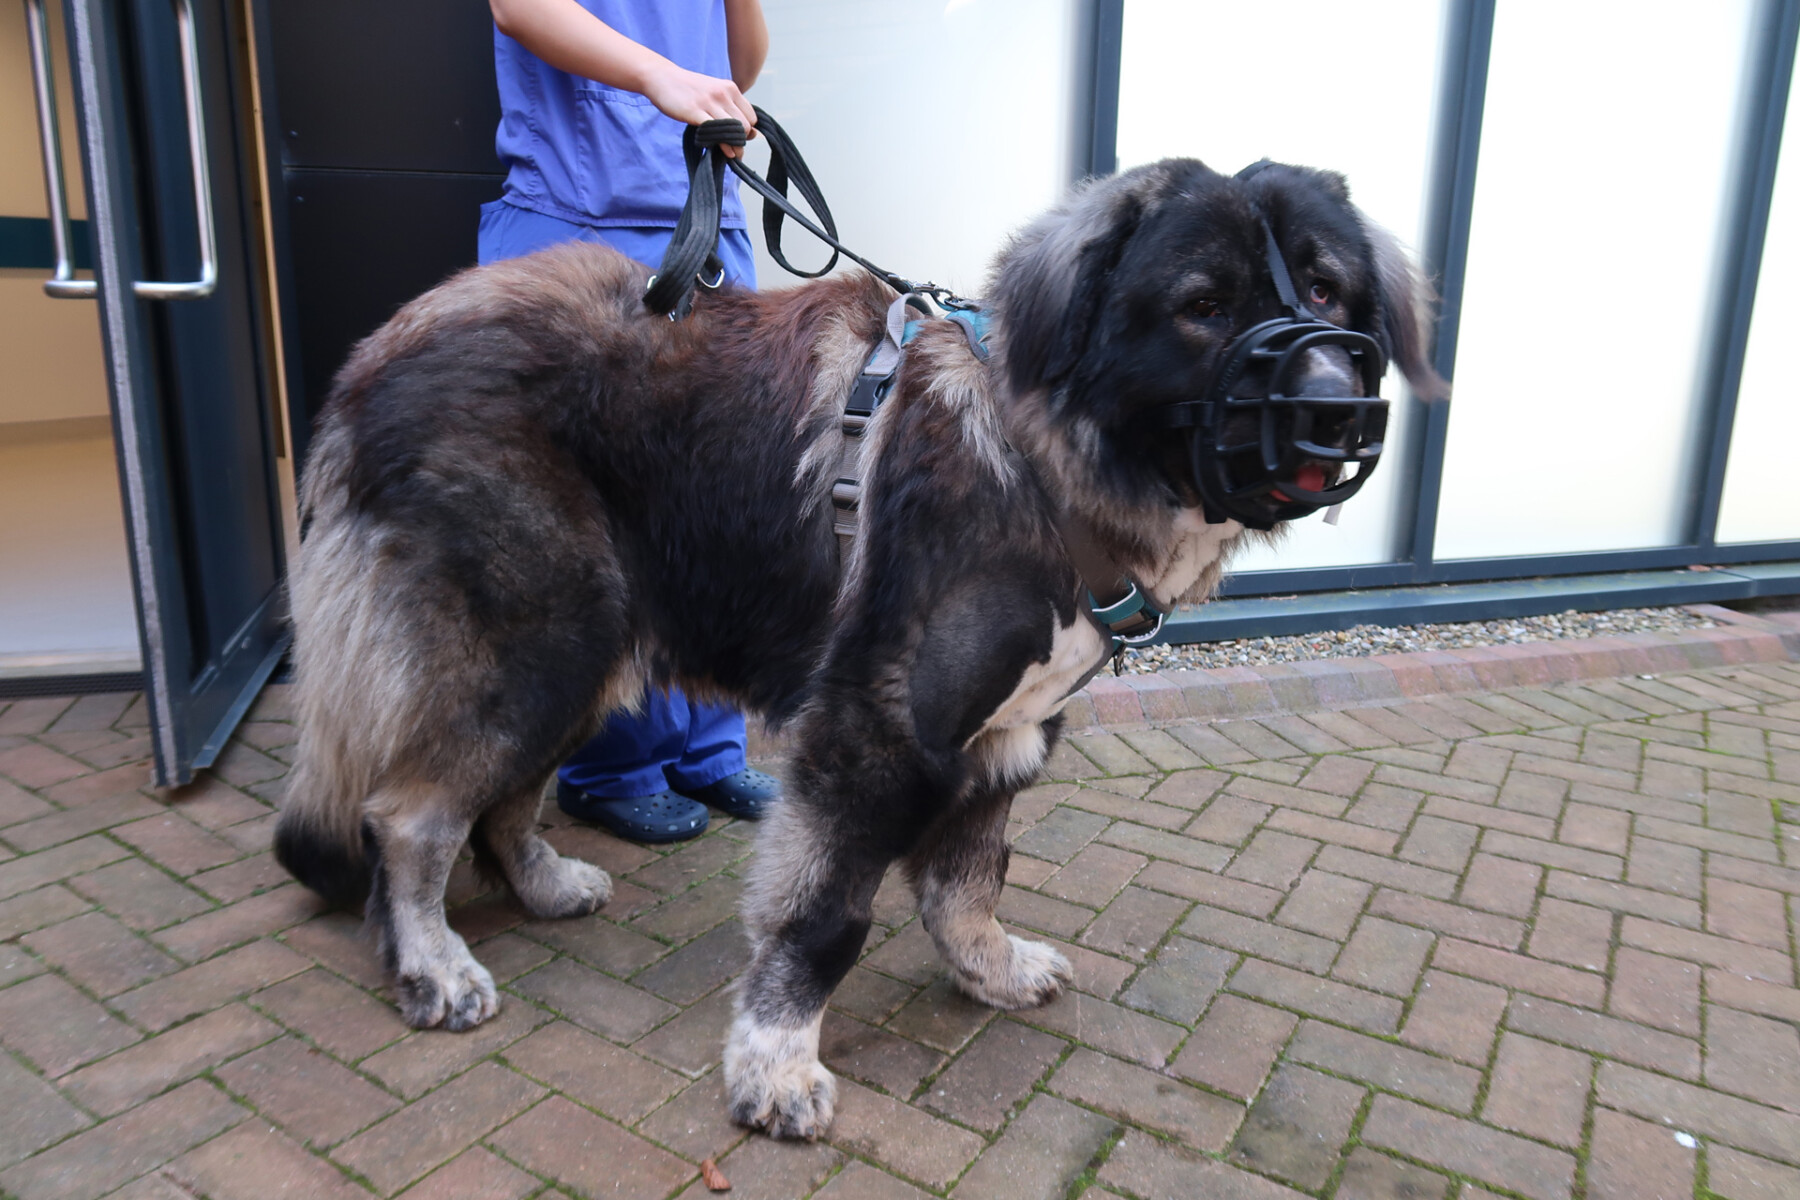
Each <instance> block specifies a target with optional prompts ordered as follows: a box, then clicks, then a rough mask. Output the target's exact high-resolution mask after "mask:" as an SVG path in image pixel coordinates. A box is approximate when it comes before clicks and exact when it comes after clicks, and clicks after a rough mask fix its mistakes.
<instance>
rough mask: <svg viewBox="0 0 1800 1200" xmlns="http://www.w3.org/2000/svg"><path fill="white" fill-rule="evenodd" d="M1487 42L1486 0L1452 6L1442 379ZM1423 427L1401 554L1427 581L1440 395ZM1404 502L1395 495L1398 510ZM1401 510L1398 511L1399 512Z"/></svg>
mask: <svg viewBox="0 0 1800 1200" xmlns="http://www.w3.org/2000/svg"><path fill="white" fill-rule="evenodd" d="M1493 44H1494V0H1468V2H1467V3H1463V4H1457V5H1454V6H1453V7H1452V8H1451V10H1450V14H1449V18H1448V28H1447V29H1446V30H1445V41H1444V70H1443V84H1442V87H1443V90H1442V92H1441V93H1440V96H1439V100H1438V125H1437V145H1436V147H1435V148H1434V150H1433V153H1432V167H1431V169H1432V179H1431V200H1430V206H1429V210H1428V211H1429V213H1430V216H1429V218H1428V219H1429V225H1428V228H1427V231H1426V234H1425V245H1424V247H1423V251H1424V255H1425V268H1426V270H1427V271H1429V272H1430V274H1431V278H1432V279H1433V281H1434V282H1435V283H1436V284H1437V289H1438V295H1439V302H1438V322H1437V331H1436V337H1435V338H1434V339H1433V342H1432V366H1433V367H1435V368H1436V369H1437V372H1438V374H1439V375H1442V376H1443V377H1444V379H1445V380H1449V379H1451V377H1452V376H1453V374H1454V372H1455V369H1456V336H1457V333H1458V330H1459V329H1460V326H1461V321H1462V297H1463V279H1464V275H1465V273H1466V270H1467V268H1468V263H1469V227H1470V219H1471V216H1472V214H1473V212H1474V207H1475V168H1476V165H1477V162H1478V160H1479V158H1480V153H1481V118H1482V114H1483V112H1484V111H1485V107H1486V101H1487V77H1488V56H1489V54H1490V52H1491V51H1492V49H1493ZM1415 417H1416V418H1420V419H1422V424H1423V428H1421V429H1420V430H1419V432H1418V433H1417V434H1416V435H1415V445H1416V446H1417V449H1416V451H1415V452H1414V453H1415V454H1416V456H1417V457H1416V458H1415V459H1414V461H1413V472H1412V475H1411V479H1412V488H1411V499H1412V501H1413V504H1412V509H1413V524H1412V537H1411V539H1410V542H1409V543H1408V545H1407V547H1406V550H1405V551H1404V553H1403V557H1405V558H1408V559H1410V560H1411V561H1412V564H1413V571H1412V576H1413V579H1414V580H1415V581H1416V582H1421V583H1422V582H1424V581H1425V580H1426V579H1427V578H1429V576H1430V572H1431V564H1432V561H1433V557H1434V555H1435V551H1436V544H1437V514H1438V495H1439V492H1440V490H1441V489H1442V486H1443V480H1444V447H1445V444H1446V441H1447V439H1448V437H1449V434H1450V405H1449V401H1448V400H1447V399H1444V398H1438V399H1434V400H1430V401H1427V402H1424V403H1422V404H1420V405H1418V407H1417V408H1416V409H1415ZM1405 499H1406V497H1402V504H1403V506H1404V502H1405ZM1401 511H1402V512H1404V511H1405V508H1404V507H1402V510H1401Z"/></svg>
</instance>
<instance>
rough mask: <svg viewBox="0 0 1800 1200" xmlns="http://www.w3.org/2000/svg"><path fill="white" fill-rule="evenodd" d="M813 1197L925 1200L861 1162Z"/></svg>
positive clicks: (910, 1187) (819, 1199)
mask: <svg viewBox="0 0 1800 1200" xmlns="http://www.w3.org/2000/svg"><path fill="white" fill-rule="evenodd" d="M815 1196H816V1197H817V1200H926V1193H924V1192H921V1191H920V1190H919V1189H918V1188H916V1187H914V1186H913V1185H912V1184H910V1183H902V1182H901V1181H900V1180H898V1179H895V1178H894V1177H893V1176H892V1175H889V1174H886V1173H885V1172H882V1171H878V1170H876V1169H875V1168H874V1167H871V1166H870V1165H869V1164H867V1163H861V1162H852V1163H851V1164H850V1165H849V1166H847V1167H845V1168H844V1169H843V1170H842V1171H840V1172H839V1173H838V1174H837V1175H835V1176H834V1177H833V1178H832V1180H831V1182H830V1183H828V1184H826V1185H825V1186H824V1187H823V1188H821V1189H820V1190H819V1191H818V1192H816V1193H815Z"/></svg>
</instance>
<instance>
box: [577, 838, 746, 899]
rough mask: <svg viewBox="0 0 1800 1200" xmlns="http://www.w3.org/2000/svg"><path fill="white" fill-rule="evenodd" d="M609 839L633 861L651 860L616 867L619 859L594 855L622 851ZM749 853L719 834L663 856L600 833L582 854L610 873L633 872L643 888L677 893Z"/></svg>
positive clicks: (690, 843) (585, 847) (631, 873)
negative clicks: (635, 867)
mask: <svg viewBox="0 0 1800 1200" xmlns="http://www.w3.org/2000/svg"><path fill="white" fill-rule="evenodd" d="M609 842H610V843H614V844H616V845H617V846H618V847H619V848H620V849H622V850H623V851H624V852H626V853H629V854H630V855H631V860H633V861H635V862H647V863H648V865H647V866H644V867H642V868H639V869H636V870H633V869H632V867H628V866H624V865H623V864H618V865H617V866H616V867H615V864H616V863H617V862H618V860H615V859H610V858H608V857H606V856H605V855H603V854H601V853H592V854H591V857H590V853H591V852H592V851H600V850H603V849H604V850H606V851H607V852H608V853H619V852H620V851H619V850H615V849H613V848H612V847H610V846H608V845H607V843H609ZM558 849H559V850H562V852H563V853H565V854H567V853H571V851H569V850H567V849H564V848H563V847H561V846H559V847H558ZM749 852H750V848H749V847H748V846H745V845H743V844H742V843H740V842H737V841H734V840H732V839H731V838H728V837H721V836H719V835H718V834H713V835H711V836H708V837H702V838H697V839H695V840H694V841H691V842H688V843H686V844H685V845H683V846H682V847H681V848H680V849H678V850H675V851H673V852H672V853H669V854H664V855H661V856H660V857H658V856H656V855H655V852H654V851H651V850H648V849H647V848H645V847H642V846H633V845H631V844H630V843H628V842H620V841H619V839H617V838H604V837H599V836H596V837H594V838H593V839H592V840H591V841H589V842H587V843H584V846H583V853H582V857H584V858H587V859H588V861H590V862H592V863H594V865H595V866H598V867H603V868H605V869H606V870H607V871H609V872H615V873H617V874H620V875H625V874H630V876H631V881H632V882H633V883H635V884H637V885H638V886H640V887H647V888H652V889H654V890H656V891H659V892H665V893H669V894H674V893H676V892H685V891H687V890H688V889H689V888H690V887H692V886H693V885H694V884H696V883H699V882H700V881H701V880H702V879H707V878H710V877H711V876H714V875H717V874H718V873H719V872H720V871H723V870H724V869H725V868H726V867H729V866H731V865H732V864H733V863H735V862H737V861H738V860H739V859H741V858H743V857H744V856H745V855H746V854H748V853H749Z"/></svg>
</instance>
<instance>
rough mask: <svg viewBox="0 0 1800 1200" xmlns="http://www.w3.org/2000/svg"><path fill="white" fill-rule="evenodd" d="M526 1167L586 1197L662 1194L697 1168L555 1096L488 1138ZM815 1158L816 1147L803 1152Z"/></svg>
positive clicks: (647, 1196) (690, 1175) (495, 1145)
mask: <svg viewBox="0 0 1800 1200" xmlns="http://www.w3.org/2000/svg"><path fill="white" fill-rule="evenodd" d="M489 1140H490V1142H491V1143H492V1144H493V1146H494V1147H495V1148H496V1149H498V1150H500V1151H501V1152H502V1153H503V1154H505V1155H506V1156H507V1157H508V1158H511V1159H512V1160H513V1161H515V1162H518V1163H520V1164H521V1165H523V1166H525V1167H527V1168H528V1169H530V1170H532V1171H535V1172H537V1173H539V1174H540V1175H546V1176H548V1177H549V1178H551V1179H553V1180H555V1181H557V1182H558V1183H561V1184H563V1185H565V1186H567V1187H570V1188H572V1189H574V1190H575V1191H577V1192H578V1193H580V1194H582V1195H600V1194H605V1195H611V1196H619V1197H621V1198H623V1197H644V1198H645V1200H649V1198H650V1197H661V1196H664V1195H666V1194H668V1192H669V1191H670V1190H671V1189H672V1188H674V1187H675V1186H676V1185H678V1184H680V1183H681V1182H682V1181H683V1180H686V1179H688V1178H691V1177H692V1175H693V1173H694V1168H693V1167H691V1166H689V1165H688V1164H687V1163H684V1162H682V1161H681V1160H680V1159H678V1158H676V1157H675V1156H674V1155H672V1154H670V1153H669V1152H668V1151H666V1150H663V1149H660V1148H659V1147H657V1146H654V1145H652V1144H651V1143H649V1142H647V1141H645V1140H644V1139H642V1138H640V1137H637V1136H635V1135H633V1134H630V1133H627V1132H625V1131H624V1130H622V1129H620V1128H619V1127H618V1126H616V1125H614V1124H612V1123H611V1122H608V1121H604V1120H601V1119H600V1118H599V1117H596V1116H594V1115H593V1114H592V1113H590V1112H588V1111H586V1110H585V1109H582V1108H580V1107H579V1106H577V1105H575V1104H571V1103H570V1102H569V1101H567V1100H565V1099H563V1098H562V1097H561V1096H552V1097H551V1098H550V1099H548V1100H546V1101H544V1102H543V1103H542V1104H540V1105H538V1106H537V1107H536V1108H534V1109H532V1110H531V1111H530V1112H529V1113H527V1114H525V1115H524V1116H522V1117H519V1118H518V1119H516V1120H514V1121H512V1122H511V1123H510V1124H508V1125H506V1126H505V1127H504V1128H502V1129H501V1130H500V1131H499V1132H497V1133H495V1134H493V1135H492V1137H491V1138H490V1139H489ZM801 1153H802V1154H805V1155H809V1156H811V1155H812V1154H816V1148H809V1150H806V1151H801Z"/></svg>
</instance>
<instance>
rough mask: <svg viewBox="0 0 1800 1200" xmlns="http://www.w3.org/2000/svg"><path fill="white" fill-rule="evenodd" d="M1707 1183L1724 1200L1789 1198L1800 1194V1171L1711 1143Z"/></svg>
mask: <svg viewBox="0 0 1800 1200" xmlns="http://www.w3.org/2000/svg"><path fill="white" fill-rule="evenodd" d="M1706 1186H1707V1188H1708V1189H1710V1190H1711V1191H1713V1192H1716V1193H1718V1194H1719V1195H1721V1196H1723V1197H1725V1200H1787V1197H1790V1196H1800V1171H1796V1170H1795V1169H1794V1168H1792V1167H1784V1166H1782V1165H1781V1164H1780V1163H1772V1162H1770V1161H1769V1160H1768V1159H1766V1158H1757V1157H1755V1156H1754V1155H1750V1154H1745V1153H1743V1152H1742V1151H1738V1150H1733V1149H1732V1148H1731V1147H1730V1146H1708V1147H1707V1148H1706Z"/></svg>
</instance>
